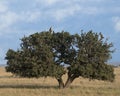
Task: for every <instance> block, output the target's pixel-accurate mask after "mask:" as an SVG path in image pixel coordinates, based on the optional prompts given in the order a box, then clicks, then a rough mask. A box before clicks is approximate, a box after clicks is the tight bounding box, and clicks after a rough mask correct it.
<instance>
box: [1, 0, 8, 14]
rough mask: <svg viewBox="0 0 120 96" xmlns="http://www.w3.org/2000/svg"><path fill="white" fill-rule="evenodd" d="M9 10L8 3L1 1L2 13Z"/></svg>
mask: <svg viewBox="0 0 120 96" xmlns="http://www.w3.org/2000/svg"><path fill="white" fill-rule="evenodd" d="M7 10H8V7H7V3H6V2H3V1H0V13H3V12H6V11H7Z"/></svg>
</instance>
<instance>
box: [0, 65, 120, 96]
mask: <svg viewBox="0 0 120 96" xmlns="http://www.w3.org/2000/svg"><path fill="white" fill-rule="evenodd" d="M114 72H115V75H116V77H115V81H114V82H113V83H110V82H105V81H98V80H92V81H89V80H88V79H84V78H78V79H76V80H75V81H74V82H73V83H72V85H71V87H70V88H67V89H58V87H57V86H58V83H57V81H56V80H55V79H54V78H49V77H48V78H39V79H36V78H32V79H29V78H17V77H13V76H12V74H10V73H6V72H5V69H4V68H3V67H0V96H120V67H119V68H115V71H114ZM63 78H64V79H66V76H64V77H63Z"/></svg>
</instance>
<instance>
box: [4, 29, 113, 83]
mask: <svg viewBox="0 0 120 96" xmlns="http://www.w3.org/2000/svg"><path fill="white" fill-rule="evenodd" d="M111 47H113V45H112V43H108V40H105V39H104V37H103V35H102V34H101V33H99V34H98V33H94V32H92V31H89V32H87V33H83V32H82V33H81V34H80V35H79V34H75V35H71V34H70V33H69V32H64V31H62V32H57V33H55V32H54V31H52V30H49V31H45V32H40V33H34V34H32V35H30V36H28V37H23V38H22V39H21V44H20V48H19V50H17V51H14V50H12V49H10V50H8V52H7V54H6V59H7V67H6V70H7V71H8V72H12V73H13V74H15V75H19V76H22V77H29V78H31V77H36V78H38V77H47V76H51V77H55V78H57V79H61V77H62V75H63V74H65V73H68V77H69V78H70V77H72V78H73V77H74V78H77V77H79V76H82V77H85V78H89V79H99V80H109V81H113V80H114V74H113V68H112V67H111V66H110V65H107V64H106V62H107V61H108V60H109V59H110V58H111V53H112V52H113V51H112V50H111ZM66 66H67V70H65V67H66Z"/></svg>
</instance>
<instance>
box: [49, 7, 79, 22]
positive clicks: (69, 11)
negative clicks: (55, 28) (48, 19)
mask: <svg viewBox="0 0 120 96" xmlns="http://www.w3.org/2000/svg"><path fill="white" fill-rule="evenodd" d="M80 10H81V8H80V6H78V5H75V6H69V7H66V8H63V9H56V10H54V11H52V12H51V15H52V16H53V17H54V18H55V19H56V20H57V21H60V20H62V19H64V18H66V17H68V16H72V15H74V14H75V13H76V12H78V11H80Z"/></svg>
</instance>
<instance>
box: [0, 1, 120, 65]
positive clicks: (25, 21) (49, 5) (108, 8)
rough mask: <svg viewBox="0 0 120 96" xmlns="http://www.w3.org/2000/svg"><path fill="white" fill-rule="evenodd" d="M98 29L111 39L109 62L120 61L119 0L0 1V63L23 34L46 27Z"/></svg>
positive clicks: (16, 44)
mask: <svg viewBox="0 0 120 96" xmlns="http://www.w3.org/2000/svg"><path fill="white" fill-rule="evenodd" d="M51 26H52V28H53V29H54V30H55V31H62V30H64V31H68V32H71V33H79V32H80V30H84V31H89V30H93V31H94V32H102V34H103V35H104V36H105V37H106V38H109V41H110V42H113V44H114V48H115V49H116V51H115V53H114V54H112V59H111V60H110V62H120V59H119V56H120V41H119V39H120V0H0V45H1V46H0V64H5V63H6V61H5V60H4V57H5V54H6V52H7V50H8V49H9V48H12V49H14V50H16V49H18V48H19V45H20V38H22V37H23V36H24V35H26V36H28V35H29V34H32V33H35V32H41V31H44V30H48V29H49V28H50V27H51Z"/></svg>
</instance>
